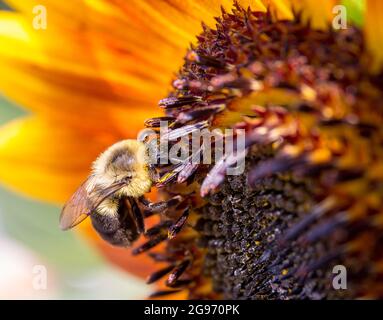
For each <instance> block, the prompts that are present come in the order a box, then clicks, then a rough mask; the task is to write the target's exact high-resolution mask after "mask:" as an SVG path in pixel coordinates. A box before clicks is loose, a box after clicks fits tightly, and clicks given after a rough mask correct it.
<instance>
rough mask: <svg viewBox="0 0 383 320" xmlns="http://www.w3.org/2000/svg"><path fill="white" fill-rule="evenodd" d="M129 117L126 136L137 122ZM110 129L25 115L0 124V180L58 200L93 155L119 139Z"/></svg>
mask: <svg viewBox="0 0 383 320" xmlns="http://www.w3.org/2000/svg"><path fill="white" fill-rule="evenodd" d="M140 124H141V122H139V123H135V122H134V121H131V124H130V125H129V126H128V128H129V131H130V134H129V136H135V134H136V131H137V129H138V128H137V125H138V126H140ZM122 138H123V137H122V136H119V134H118V133H116V132H113V130H107V128H104V130H100V131H96V130H92V131H88V130H82V131H79V130H77V129H74V128H71V127H70V126H68V125H66V124H65V123H61V122H56V121H52V120H47V119H43V118H39V117H28V118H23V119H19V120H15V121H13V122H10V123H8V124H7V125H5V126H3V127H2V128H0V180H1V181H2V182H4V183H6V184H7V185H9V186H11V187H13V189H15V190H17V191H20V192H23V193H26V194H28V195H30V196H33V197H37V198H40V199H44V200H48V201H51V202H56V203H62V202H64V201H66V200H67V199H68V197H69V195H70V194H71V193H72V192H73V191H74V190H75V189H76V187H77V186H78V185H79V184H80V182H81V181H82V180H83V179H84V178H85V177H86V176H87V175H88V174H89V168H90V165H91V163H92V161H93V160H94V159H95V158H96V157H97V155H98V154H99V153H100V152H101V151H103V150H104V149H105V148H106V147H108V146H109V145H111V144H112V143H114V142H116V141H118V140H120V139H122Z"/></svg>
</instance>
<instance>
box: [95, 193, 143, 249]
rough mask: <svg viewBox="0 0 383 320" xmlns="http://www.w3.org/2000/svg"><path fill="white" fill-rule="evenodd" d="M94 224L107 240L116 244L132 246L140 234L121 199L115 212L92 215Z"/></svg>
mask: <svg viewBox="0 0 383 320" xmlns="http://www.w3.org/2000/svg"><path fill="white" fill-rule="evenodd" d="M91 220H92V225H93V227H94V228H95V229H96V231H97V232H98V234H99V235H100V236H101V238H103V239H104V240H105V241H108V242H109V243H110V244H112V245H115V246H121V247H127V246H130V245H131V244H132V243H133V242H134V241H135V240H136V239H137V238H138V236H139V231H138V230H137V227H136V224H135V222H134V220H133V218H132V216H131V214H130V213H129V209H128V208H127V206H126V204H125V202H124V201H122V200H121V201H120V202H119V205H118V209H117V211H116V212H115V214H101V213H99V212H97V211H96V212H95V213H94V214H92V215H91Z"/></svg>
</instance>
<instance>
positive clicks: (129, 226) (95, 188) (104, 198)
mask: <svg viewBox="0 0 383 320" xmlns="http://www.w3.org/2000/svg"><path fill="white" fill-rule="evenodd" d="M154 180H155V173H154V172H153V171H152V170H151V167H150V165H149V161H148V155H147V150H146V146H145V144H144V143H143V142H140V141H136V140H123V141H120V142H117V143H116V144H114V145H112V146H111V147H110V148H108V149H107V150H106V151H105V152H103V153H102V154H101V155H100V156H99V157H98V158H97V159H96V161H95V162H94V163H93V168H92V173H91V174H90V176H89V177H88V178H87V179H86V180H85V182H84V183H83V184H82V185H81V186H80V187H79V188H78V189H77V191H76V192H75V193H74V194H73V195H72V196H71V198H70V199H69V200H68V202H67V203H66V204H65V206H64V207H63V209H62V212H61V215H60V228H61V229H62V230H68V229H71V228H73V227H74V226H76V225H78V224H79V223H81V222H82V221H83V220H84V219H86V218H87V217H88V216H90V219H91V221H92V225H93V227H94V229H95V230H96V231H97V232H98V233H99V235H100V236H101V237H102V238H103V239H104V240H106V241H107V242H109V243H110V244H112V245H115V246H122V247H127V246H130V245H131V244H132V243H133V242H134V241H135V240H137V238H138V237H139V236H140V234H142V233H144V232H145V224H144V215H143V212H142V210H141V208H142V207H143V208H144V209H145V210H148V211H149V212H160V211H163V210H165V209H166V208H167V207H168V206H169V205H173V204H174V203H177V202H178V201H179V198H177V197H176V198H174V199H170V200H169V201H162V202H158V203H151V202H150V201H148V200H147V199H146V198H145V197H144V194H145V193H146V192H148V191H149V190H150V188H151V186H152V184H153V181H154Z"/></svg>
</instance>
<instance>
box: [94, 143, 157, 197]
mask: <svg viewBox="0 0 383 320" xmlns="http://www.w3.org/2000/svg"><path fill="white" fill-rule="evenodd" d="M93 175H94V176H95V177H96V179H97V183H98V184H100V185H102V186H105V187H106V186H109V185H111V184H113V183H115V182H121V181H126V187H124V188H122V189H121V190H120V193H122V194H124V195H126V196H135V197H136V196H141V195H142V194H144V193H145V192H147V191H148V190H149V189H150V186H151V184H152V182H151V178H150V174H149V171H148V161H147V154H146V148H145V145H144V144H143V143H142V142H139V141H136V140H123V141H120V142H117V143H115V144H114V145H112V146H111V147H109V148H108V149H107V150H106V151H105V152H103V153H102V154H101V155H100V156H99V157H98V158H97V160H96V161H95V162H94V163H93Z"/></svg>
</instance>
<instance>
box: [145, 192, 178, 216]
mask: <svg viewBox="0 0 383 320" xmlns="http://www.w3.org/2000/svg"><path fill="white" fill-rule="evenodd" d="M138 201H139V202H140V204H141V205H142V206H143V207H144V208H145V210H146V211H147V214H145V216H150V215H151V214H152V213H158V212H161V211H165V210H166V209H167V208H169V207H172V206H175V205H177V204H179V203H180V202H181V201H182V197H181V196H175V197H173V198H171V199H169V200H166V201H159V202H150V201H149V200H148V199H146V198H145V197H144V196H142V197H140V198H138Z"/></svg>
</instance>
